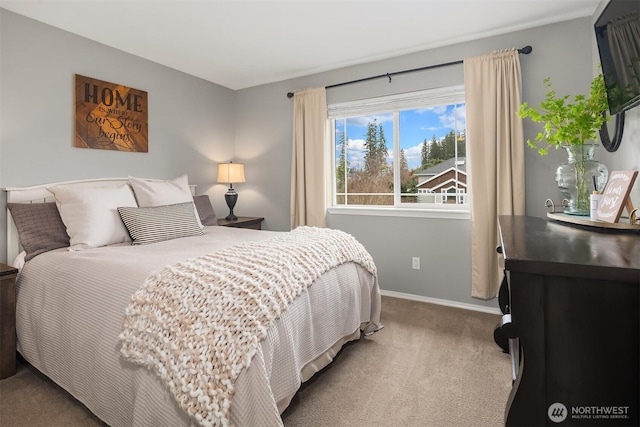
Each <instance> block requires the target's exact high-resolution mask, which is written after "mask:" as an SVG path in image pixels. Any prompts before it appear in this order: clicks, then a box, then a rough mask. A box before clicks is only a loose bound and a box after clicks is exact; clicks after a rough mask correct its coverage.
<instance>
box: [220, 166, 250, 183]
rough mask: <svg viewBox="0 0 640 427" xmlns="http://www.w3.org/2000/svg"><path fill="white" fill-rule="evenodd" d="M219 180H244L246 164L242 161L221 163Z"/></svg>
mask: <svg viewBox="0 0 640 427" xmlns="http://www.w3.org/2000/svg"><path fill="white" fill-rule="evenodd" d="M218 182H220V183H224V184H235V183H236V182H244V165H243V164H242V163H220V164H219V165H218Z"/></svg>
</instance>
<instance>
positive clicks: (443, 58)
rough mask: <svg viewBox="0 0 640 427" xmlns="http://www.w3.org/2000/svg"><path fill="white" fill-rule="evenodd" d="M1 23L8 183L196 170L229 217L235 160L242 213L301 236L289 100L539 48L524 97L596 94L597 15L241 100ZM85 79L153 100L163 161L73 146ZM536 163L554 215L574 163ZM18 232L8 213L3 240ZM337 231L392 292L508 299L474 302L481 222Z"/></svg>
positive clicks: (110, 52) (194, 175)
mask: <svg viewBox="0 0 640 427" xmlns="http://www.w3.org/2000/svg"><path fill="white" fill-rule="evenodd" d="M0 28H1V30H0V31H1V33H0V36H1V37H0V52H1V55H2V61H1V65H0V76H1V79H0V80H1V81H0V108H1V111H0V187H6V186H22V185H31V184H39V183H43V182H51V181H57V180H72V179H80V178H89V177H106V176H126V175H137V176H148V177H155V178H171V177H174V176H177V175H179V174H182V173H185V172H186V173H188V174H189V176H190V178H191V181H192V182H193V183H196V184H198V193H208V194H209V195H210V196H211V197H212V201H213V202H214V208H215V209H216V211H217V212H219V213H225V212H226V210H227V208H226V205H225V204H224V199H223V194H224V192H225V191H226V188H225V187H224V186H222V185H216V184H215V179H216V176H215V170H216V168H215V165H216V164H217V163H218V162H221V161H227V160H230V159H235V160H236V161H242V162H244V163H245V164H246V178H247V182H246V183H244V184H239V185H237V186H236V187H237V189H238V192H239V194H240V198H239V201H238V205H237V206H236V209H235V212H236V213H237V214H239V215H252V216H253V215H256V216H257V215H260V216H264V217H265V218H266V220H265V223H264V227H265V228H267V229H270V230H288V229H289V188H290V175H289V174H290V163H291V139H292V137H291V134H292V126H293V125H292V100H290V99H288V98H287V97H286V93H287V92H289V91H292V90H296V89H302V88H305V87H316V86H325V85H330V84H333V83H339V82H343V81H347V80H352V79H356V78H361V77H366V76H370V75H377V74H381V73H386V72H393V71H400V70H404V69H410V68H416V67H421V66H425V65H430V64H437V63H442V62H449V61H455V60H459V59H463V58H465V57H469V56H474V55H482V54H485V53H488V52H491V51H493V50H496V49H503V48H507V47H522V46H525V45H527V44H530V45H532V46H533V48H534V51H533V53H532V54H531V55H528V56H521V63H522V77H523V96H524V100H526V101H529V102H530V103H532V104H534V105H536V104H537V103H539V102H540V101H541V100H542V99H543V96H544V87H543V84H542V80H543V79H544V78H545V77H547V76H549V77H551V78H552V80H553V83H554V86H555V87H556V89H557V90H558V91H559V92H562V93H579V92H584V91H585V90H587V88H588V85H589V82H590V81H591V78H592V76H593V64H594V63H595V60H594V57H593V55H594V49H593V34H592V32H593V30H592V24H591V19H590V18H584V19H578V20H573V21H569V22H565V23H562V24H556V25H549V26H545V27H540V28H536V29H531V30H525V31H519V32H515V33H511V34H507V35H504V36H496V37H491V38H487V39H482V40H476V41H473V42H468V43H462V44H457V45H454V46H450V47H447V48H439V49H433V50H428V51H424V52H420V53H416V54H412V55H406V56H401V57H398V58H394V59H391V60H386V61H378V62H374V63H369V64H365V65H360V66H355V67H349V68H344V69H340V70H335V71H331V72H326V73H321V74H315V75H311V76H307V77H304V78H299V79H293V80H289V81H284V82H278V83H273V84H268V85H263V86H258V87H254V88H249V89H245V90H240V91H236V92H234V91H231V90H229V89H226V88H223V87H220V86H217V85H215V84H212V83H208V82H205V81H203V80H199V79H197V78H194V77H191V76H188V75H185V74H183V73H180V72H177V71H175V70H172V69H169V68H167V67H163V66H160V65H158V64H155V63H152V62H149V61H146V60H143V59H141V58H138V57H135V56H131V55H128V54H126V53H123V52H121V51H118V50H115V49H111V48H108V47H106V46H103V45H100V44H98V43H95V42H92V41H90V40H87V39H83V38H81V37H77V36H75V35H72V34H70V33H66V32H64V31H61V30H57V29H55V28H52V27H49V26H47V25H43V24H41V23H38V22H36V21H32V20H30V19H27V18H24V17H21V16H19V15H16V14H13V13H11V12H7V11H6V10H3V9H0ZM75 73H78V74H83V75H86V76H89V77H94V78H98V79H102V80H107V81H110V82H114V83H120V84H124V85H127V86H130V87H134V88H136V89H141V90H145V91H147V92H148V93H149V110H150V112H149V147H150V148H149V153H147V154H141V153H117V152H108V151H101V150H88V149H80V148H74V147H73V146H72V145H73V132H74V130H73V75H74V74H75ZM462 80H463V75H462V66H452V67H447V68H442V69H437V70H432V71H427V72H421V73H414V74H406V75H402V76H396V77H394V78H393V82H392V83H391V84H389V83H388V82H387V80H385V79H381V80H377V81H371V82H367V83H361V84H356V85H350V86H343V87H340V88H335V89H330V90H329V91H328V101H329V102H330V103H331V102H340V101H347V100H355V99H362V98H369V97H374V96H381V95H387V94H394V93H402V92H409V91H415V90H421V89H427V88H431V87H438V86H443V85H452V84H460V83H462ZM631 113H632V114H630V117H629V118H628V121H627V126H626V130H625V140H624V141H623V144H622V147H621V149H620V150H619V151H618V152H617V153H613V154H610V153H607V152H605V151H604V150H603V149H599V151H598V152H597V156H598V158H599V159H600V160H602V161H603V162H605V163H606V164H607V165H608V166H609V167H610V169H612V168H617V169H640V165H638V162H639V161H640V144H639V143H638V142H637V141H638V140H639V138H638V133H639V130H638V127H639V123H640V108H636V109H635V110H633V111H632V112H631ZM525 132H526V134H525V136H526V137H529V138H532V137H534V135H535V133H536V132H537V128H536V126H535V125H533V124H531V123H526V122H525ZM525 160H526V171H525V172H526V180H527V181H526V196H527V197H526V199H527V202H526V209H527V214H529V215H534V216H544V215H545V213H546V209H545V208H544V205H543V203H544V200H545V199H546V198H548V197H552V198H554V199H557V200H559V199H560V193H559V192H558V190H557V188H556V186H555V182H554V180H553V174H554V171H555V169H556V167H557V165H558V164H559V163H561V162H562V161H564V154H563V153H561V152H552V153H551V154H550V155H549V156H548V157H546V158H541V157H539V156H538V155H537V154H536V153H535V152H534V151H533V150H527V151H526V159H525ZM636 187H640V185H637V186H636ZM1 197H2V199H0V205H2V206H3V205H4V202H5V200H4V195H2V196H1ZM639 202H640V201H639V200H638V199H635V204H636V205H638V204H640V203H639ZM4 224H5V216H4V209H1V210H0V242H3V243H4V241H5V239H6V234H5V233H6V230H5V227H4ZM329 225H330V226H332V227H335V228H340V229H343V230H345V231H347V232H349V233H352V234H353V235H354V236H356V237H357V238H358V239H359V240H360V241H361V242H362V243H363V244H364V245H365V246H366V247H367V249H368V250H369V251H370V252H371V254H372V255H373V257H374V259H375V261H376V264H377V265H378V270H379V274H380V284H381V287H382V288H383V289H384V290H389V291H395V292H401V293H406V294H412V295H417V296H422V297H429V298H439V299H444V300H451V301H456V302H460V303H466V304H476V305H480V306H487V307H496V303H495V301H488V302H485V301H480V300H476V299H473V298H471V297H470V292H471V291H470V286H471V285H470V280H471V273H470V270H471V252H470V224H469V221H468V220H459V219H457V220H453V219H430V218H401V217H379V216H377V217H374V216H347V215H331V216H330V217H329ZM487 250H490V251H492V250H493V248H487ZM414 256H419V257H420V258H421V260H422V265H421V270H419V271H417V270H412V269H411V257H414ZM4 258H5V248H4V244H1V245H0V259H4Z"/></svg>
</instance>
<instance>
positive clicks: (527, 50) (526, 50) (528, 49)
mask: <svg viewBox="0 0 640 427" xmlns="http://www.w3.org/2000/svg"><path fill="white" fill-rule="evenodd" d="M532 51H533V48H532V47H531V46H525V47H523V48H522V49H518V53H523V54H525V55H528V54H530V53H531V52H532ZM462 62H463V61H462V60H460V61H453V62H445V63H444V64H436V65H428V66H426V67H420V68H413V69H411V70H403V71H395V72H393V73H386V74H379V75H377V76H371V77H364V78H362V79H357V80H351V81H349V82H342V83H336V84H333V85H329V86H325V87H324V88H325V89H331V88H333V87H338V86H345V85H350V84H353V83H360V82H366V81H367V80H373V79H380V78H382V77H387V78H388V79H389V83H391V76H396V75H398V74H406V73H413V72H416V71H424V70H430V69H432V68H440V67H448V66H449V65H456V64H462ZM287 98H293V92H288V93H287Z"/></svg>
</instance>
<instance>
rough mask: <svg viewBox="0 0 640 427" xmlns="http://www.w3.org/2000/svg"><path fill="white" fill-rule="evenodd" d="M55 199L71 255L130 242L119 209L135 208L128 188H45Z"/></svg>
mask: <svg viewBox="0 0 640 427" xmlns="http://www.w3.org/2000/svg"><path fill="white" fill-rule="evenodd" d="M47 190H49V191H50V192H51V193H52V194H53V195H54V196H55V198H56V205H57V206H58V210H59V211H60V218H62V222H64V225H65V226H66V227H67V234H68V235H69V243H70V244H71V246H70V247H69V250H71V251H81V250H83V249H89V248H97V247H99V246H106V245H111V244H114V243H123V242H130V241H131V238H130V237H129V233H128V232H127V228H126V227H125V226H124V224H123V223H122V219H121V218H120V215H119V214H118V207H121V206H127V207H135V206H137V204H136V199H135V197H134V196H133V192H132V191H131V188H130V187H129V186H128V185H122V186H119V187H93V188H90V187H75V186H64V185H62V186H56V187H49V188H47Z"/></svg>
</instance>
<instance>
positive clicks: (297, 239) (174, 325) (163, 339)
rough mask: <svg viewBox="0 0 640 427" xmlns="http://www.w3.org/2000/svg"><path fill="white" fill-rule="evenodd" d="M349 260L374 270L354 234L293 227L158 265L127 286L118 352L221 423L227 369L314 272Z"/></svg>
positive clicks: (230, 371)
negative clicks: (131, 288) (130, 291)
mask: <svg viewBox="0 0 640 427" xmlns="http://www.w3.org/2000/svg"><path fill="white" fill-rule="evenodd" d="M350 261H352V262H355V263H358V264H360V265H362V266H363V267H364V268H365V269H366V270H368V271H369V272H370V273H372V274H373V275H374V277H376V274H377V273H376V267H375V265H374V263H373V259H372V258H371V255H369V253H368V252H367V251H366V250H365V249H364V248H363V247H362V245H361V244H360V243H358V242H357V241H356V240H355V238H353V236H351V235H349V234H347V233H344V232H341V231H338V230H331V229H325V228H315V227H298V228H296V229H295V230H293V231H291V232H290V233H283V235H282V236H277V237H274V238H270V239H267V240H263V241H259V242H248V243H243V244H239V245H236V246H233V247H230V248H227V249H223V250H220V251H217V252H214V253H211V254H208V255H204V256H201V257H198V258H194V259H190V260H187V261H184V262H180V263H178V264H176V265H172V266H168V267H165V268H163V269H162V270H160V271H159V272H158V273H156V274H153V275H151V276H149V277H148V278H147V279H146V281H145V283H144V284H143V286H142V287H141V288H140V289H139V290H138V291H137V292H136V293H135V294H134V295H133V296H132V299H131V302H130V303H129V306H128V307H127V310H126V317H125V321H124V325H123V329H122V332H121V334H120V344H121V348H120V353H121V354H122V356H124V358H125V359H127V360H130V361H132V362H134V363H137V364H139V365H142V366H145V367H147V368H148V369H150V370H152V371H153V372H155V373H156V374H157V375H159V376H160V377H161V378H162V380H163V381H164V382H165V383H166V384H167V386H168V388H169V390H170V391H171V393H172V394H173V396H174V398H175V400H176V401H177V403H178V405H179V406H180V407H182V408H183V409H184V410H185V411H186V412H187V413H188V414H189V415H191V416H192V417H193V418H194V419H195V420H196V421H197V422H198V423H199V424H200V425H203V426H220V425H222V426H226V425H229V422H230V421H229V406H230V403H231V398H232V396H233V394H234V391H235V389H234V385H235V382H236V379H237V378H238V375H239V374H240V372H241V371H242V369H244V368H247V367H248V366H249V364H250V363H251V359H252V357H253V355H254V354H255V353H256V351H257V348H258V345H259V342H260V341H261V340H262V339H263V338H264V337H265V336H266V334H267V330H268V329H269V327H270V326H271V325H272V324H273V323H274V322H275V321H276V320H277V319H278V318H279V317H280V315H281V313H282V312H283V311H284V310H285V309H286V308H287V305H288V304H289V303H290V302H291V301H292V300H293V299H294V298H295V297H296V296H298V295H299V294H300V293H301V292H302V291H303V290H304V289H305V288H307V287H308V286H309V285H311V284H312V283H313V281H314V280H316V279H317V278H319V277H320V276H321V275H322V274H323V273H325V272H327V271H328V270H330V269H332V268H334V267H336V266H338V265H341V264H344V263H347V262H350ZM376 280H377V278H376Z"/></svg>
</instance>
